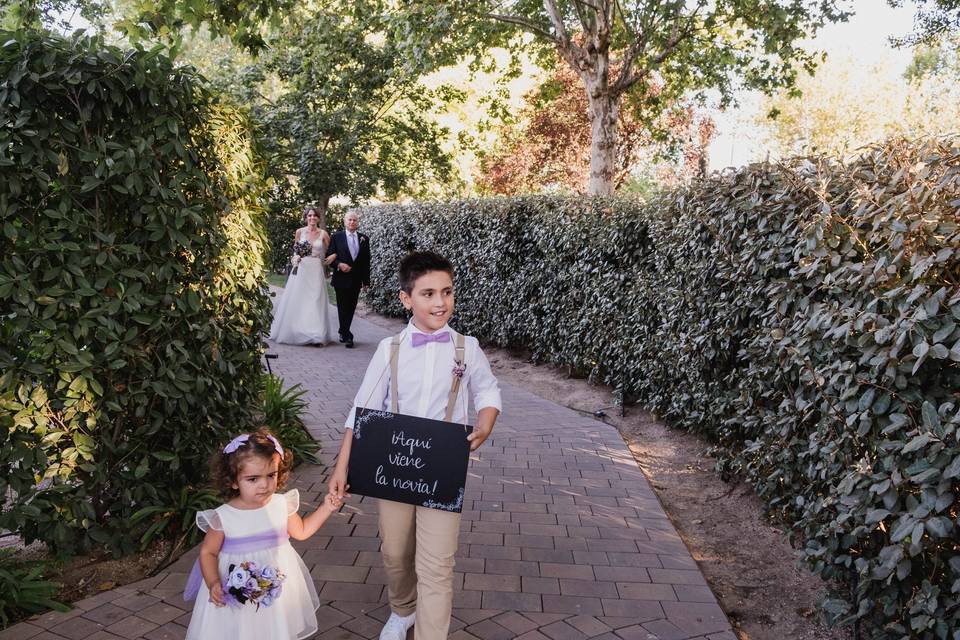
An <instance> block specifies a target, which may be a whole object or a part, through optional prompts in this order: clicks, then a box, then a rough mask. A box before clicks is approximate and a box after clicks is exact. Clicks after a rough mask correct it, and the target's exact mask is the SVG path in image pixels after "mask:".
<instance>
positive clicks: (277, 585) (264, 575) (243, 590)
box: [224, 561, 286, 610]
mask: <svg viewBox="0 0 960 640" xmlns="http://www.w3.org/2000/svg"><path fill="white" fill-rule="evenodd" d="M285 579H286V576H285V575H283V574H282V573H280V572H279V571H278V570H277V569H275V568H274V567H271V566H264V567H261V566H259V565H257V563H256V562H252V561H248V562H241V563H240V564H239V565H235V564H231V565H230V574H229V576H228V577H227V583H226V584H227V589H226V593H225V594H224V597H225V598H226V600H227V603H228V604H230V605H244V604H247V603H248V602H249V603H251V604H254V605H256V607H257V610H259V609H260V607H261V606H264V607H269V606H270V605H271V604H273V601H274V600H276V599H277V598H279V597H280V592H281V591H282V590H283V581H284V580H285Z"/></svg>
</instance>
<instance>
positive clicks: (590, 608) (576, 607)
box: [543, 595, 603, 616]
mask: <svg viewBox="0 0 960 640" xmlns="http://www.w3.org/2000/svg"><path fill="white" fill-rule="evenodd" d="M543 610H544V611H545V612H547V613H565V614H569V615H591V616H602V615H603V604H602V603H601V602H600V598H587V597H583V596H564V595H559V596H554V595H544V596H543Z"/></svg>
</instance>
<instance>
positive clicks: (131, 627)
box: [107, 616, 160, 638]
mask: <svg viewBox="0 0 960 640" xmlns="http://www.w3.org/2000/svg"><path fill="white" fill-rule="evenodd" d="M159 626H160V625H158V624H154V623H153V622H150V621H149V620H144V619H143V618H140V617H137V616H129V617H126V618H123V619H122V620H119V621H117V622H115V623H113V624H112V625H110V626H109V627H107V631H109V632H110V633H112V634H114V635H118V636H120V637H121V638H139V637H142V636H143V635H144V634H146V633H149V632H150V631H153V630H154V629H156V628H157V627H159Z"/></svg>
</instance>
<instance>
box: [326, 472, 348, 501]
mask: <svg viewBox="0 0 960 640" xmlns="http://www.w3.org/2000/svg"><path fill="white" fill-rule="evenodd" d="M327 488H328V489H329V491H330V493H329V494H327V498H333V499H335V500H338V501H340V502H341V503H342V502H343V499H344V498H349V497H350V494H349V493H347V490H348V489H349V488H350V485H348V484H347V472H346V471H340V470H339V469H338V470H335V471H334V472H333V475H332V476H330V481H329V482H327ZM338 508H339V507H338Z"/></svg>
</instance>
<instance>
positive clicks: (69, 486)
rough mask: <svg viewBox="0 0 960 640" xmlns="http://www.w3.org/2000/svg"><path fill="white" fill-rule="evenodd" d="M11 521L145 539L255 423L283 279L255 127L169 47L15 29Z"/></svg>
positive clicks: (4, 55) (2, 146) (19, 526)
mask: <svg viewBox="0 0 960 640" xmlns="http://www.w3.org/2000/svg"><path fill="white" fill-rule="evenodd" d="M0 41H2V42H3V43H4V44H3V45H2V47H0V77H2V83H0V87H2V88H0V123H2V126H0V167H2V171H3V179H2V180H0V227H2V238H0V315H2V317H3V322H2V325H0V370H2V372H3V373H2V376H0V495H8V496H10V497H11V499H10V500H9V501H8V502H7V503H5V504H4V506H3V507H2V513H0V528H8V529H11V530H16V531H17V532H19V533H20V534H21V536H22V537H23V538H24V539H25V540H26V541H28V542H29V541H32V540H42V541H43V542H45V543H47V544H49V545H51V546H52V547H53V548H54V549H55V550H57V551H60V552H74V551H79V550H84V549H87V548H89V547H91V546H94V545H96V546H101V545H102V546H105V547H107V548H108V549H110V550H112V551H113V552H115V553H125V552H130V551H133V550H134V549H135V548H136V541H137V540H138V539H139V537H140V536H142V535H143V534H144V529H145V528H146V526H147V524H146V523H139V524H140V526H131V516H132V515H133V514H134V513H136V512H138V511H141V510H142V509H144V508H148V507H151V506H168V505H176V504H179V503H180V502H181V496H182V492H183V491H184V489H185V488H187V490H189V488H190V487H195V486H199V483H200V482H201V481H202V480H203V477H204V474H205V470H206V459H207V455H208V453H209V452H210V449H211V447H212V446H215V445H216V443H219V442H220V441H222V440H224V439H225V438H226V437H227V436H228V435H229V434H231V433H234V432H236V431H238V430H239V429H242V428H244V427H245V426H247V425H251V426H252V424H253V420H254V409H255V404H256V401H257V394H258V390H259V379H260V375H261V364H262V361H261V359H260V356H261V336H262V334H263V332H264V329H265V327H266V326H267V325H268V322H269V299H268V297H267V295H266V289H265V286H264V284H263V263H262V256H263V255H264V252H265V241H266V239H265V235H264V233H263V229H262V221H261V217H262V213H261V210H260V202H261V193H260V190H261V187H260V184H259V182H258V178H257V176H259V175H261V173H262V172H261V169H260V167H259V166H258V164H257V160H256V157H255V155H254V152H253V150H252V147H251V139H250V136H249V133H248V130H249V128H248V123H247V122H246V120H245V118H244V117H243V116H241V115H240V114H239V113H238V112H237V111H236V110H234V109H231V108H230V107H228V106H227V105H224V104H221V103H219V102H218V101H217V100H216V99H214V97H213V96H211V95H210V94H209V92H207V90H206V89H205V88H204V85H203V82H202V81H201V80H200V79H199V78H198V77H197V76H196V75H195V74H194V73H193V72H192V71H191V70H189V69H182V68H175V67H174V66H173V64H172V63H171V61H170V60H169V59H167V58H166V57H164V56H163V55H162V54H161V53H160V52H159V51H149V52H148V51H142V50H133V51H124V50H121V49H118V48H115V47H111V46H105V45H103V44H102V43H101V42H99V41H97V40H94V39H87V38H83V37H79V36H77V37H72V38H67V39H64V38H60V37H56V36H51V35H44V34H39V33H33V32H24V31H21V32H16V33H10V32H6V33H2V34H0Z"/></svg>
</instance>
